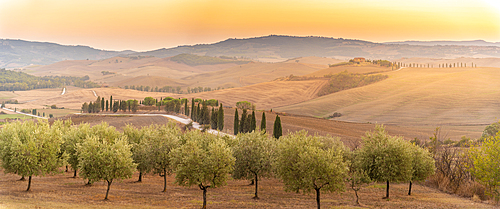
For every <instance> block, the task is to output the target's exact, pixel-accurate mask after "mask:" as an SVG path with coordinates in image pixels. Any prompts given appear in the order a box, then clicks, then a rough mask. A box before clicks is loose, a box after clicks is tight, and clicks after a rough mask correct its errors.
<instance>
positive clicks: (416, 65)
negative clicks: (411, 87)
mask: <svg viewBox="0 0 500 209" xmlns="http://www.w3.org/2000/svg"><path fill="white" fill-rule="evenodd" d="M396 64H397V65H398V66H400V67H413V68H433V67H434V65H433V64H421V63H402V62H397V63H396ZM467 66H469V67H477V65H476V64H474V63H471V64H470V65H467V63H463V62H456V63H443V64H438V65H437V66H436V67H438V68H457V67H467Z"/></svg>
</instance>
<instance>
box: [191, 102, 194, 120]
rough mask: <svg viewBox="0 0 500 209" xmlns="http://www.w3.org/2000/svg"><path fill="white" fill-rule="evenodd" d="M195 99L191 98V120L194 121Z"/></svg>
mask: <svg viewBox="0 0 500 209" xmlns="http://www.w3.org/2000/svg"><path fill="white" fill-rule="evenodd" d="M194 116H195V114H194V98H191V119H192V120H194Z"/></svg>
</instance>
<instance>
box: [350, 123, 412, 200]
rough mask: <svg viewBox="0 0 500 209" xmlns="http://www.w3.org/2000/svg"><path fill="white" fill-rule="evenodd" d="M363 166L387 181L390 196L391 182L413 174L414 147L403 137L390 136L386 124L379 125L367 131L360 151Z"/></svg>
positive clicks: (378, 179)
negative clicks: (371, 130)
mask: <svg viewBox="0 0 500 209" xmlns="http://www.w3.org/2000/svg"><path fill="white" fill-rule="evenodd" d="M358 155H359V157H360V160H361V162H360V163H361V168H362V169H363V170H364V171H366V172H367V174H368V176H369V177H370V178H371V179H372V180H374V181H378V182H386V183H387V187H386V196H385V197H384V199H385V198H389V182H391V181H392V182H401V181H408V180H410V179H411V176H412V167H413V166H412V149H411V147H410V144H409V142H407V141H404V140H403V139H402V138H401V137H394V136H390V135H389V134H388V133H387V132H386V131H385V128H384V126H382V125H377V126H376V127H375V131H374V132H367V133H366V136H364V137H363V144H362V147H361V149H359V151H358Z"/></svg>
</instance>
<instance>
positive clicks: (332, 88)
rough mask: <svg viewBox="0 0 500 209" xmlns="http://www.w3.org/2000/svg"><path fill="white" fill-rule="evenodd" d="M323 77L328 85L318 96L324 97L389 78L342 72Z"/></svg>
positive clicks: (386, 76) (378, 75)
mask: <svg viewBox="0 0 500 209" xmlns="http://www.w3.org/2000/svg"><path fill="white" fill-rule="evenodd" d="M325 77H327V78H329V81H328V85H325V86H323V87H322V88H321V89H320V91H319V92H318V96H324V95H327V94H331V93H335V92H339V91H342V90H347V89H351V88H356V87H361V86H366V85H368V84H372V83H376V82H379V81H382V80H384V79H386V78H388V77H389V76H388V75H382V74H376V75H363V74H358V73H349V72H347V71H344V72H340V73H337V74H333V75H331V74H330V75H325Z"/></svg>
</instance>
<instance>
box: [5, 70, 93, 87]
mask: <svg viewBox="0 0 500 209" xmlns="http://www.w3.org/2000/svg"><path fill="white" fill-rule="evenodd" d="M88 80H89V76H84V77H73V76H44V77H37V76H33V75H29V74H26V73H24V72H16V71H12V70H5V69H0V91H26V90H33V89H45V88H58V87H63V86H76V87H80V88H95V87H99V85H97V84H96V83H94V82H91V81H88Z"/></svg>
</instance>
